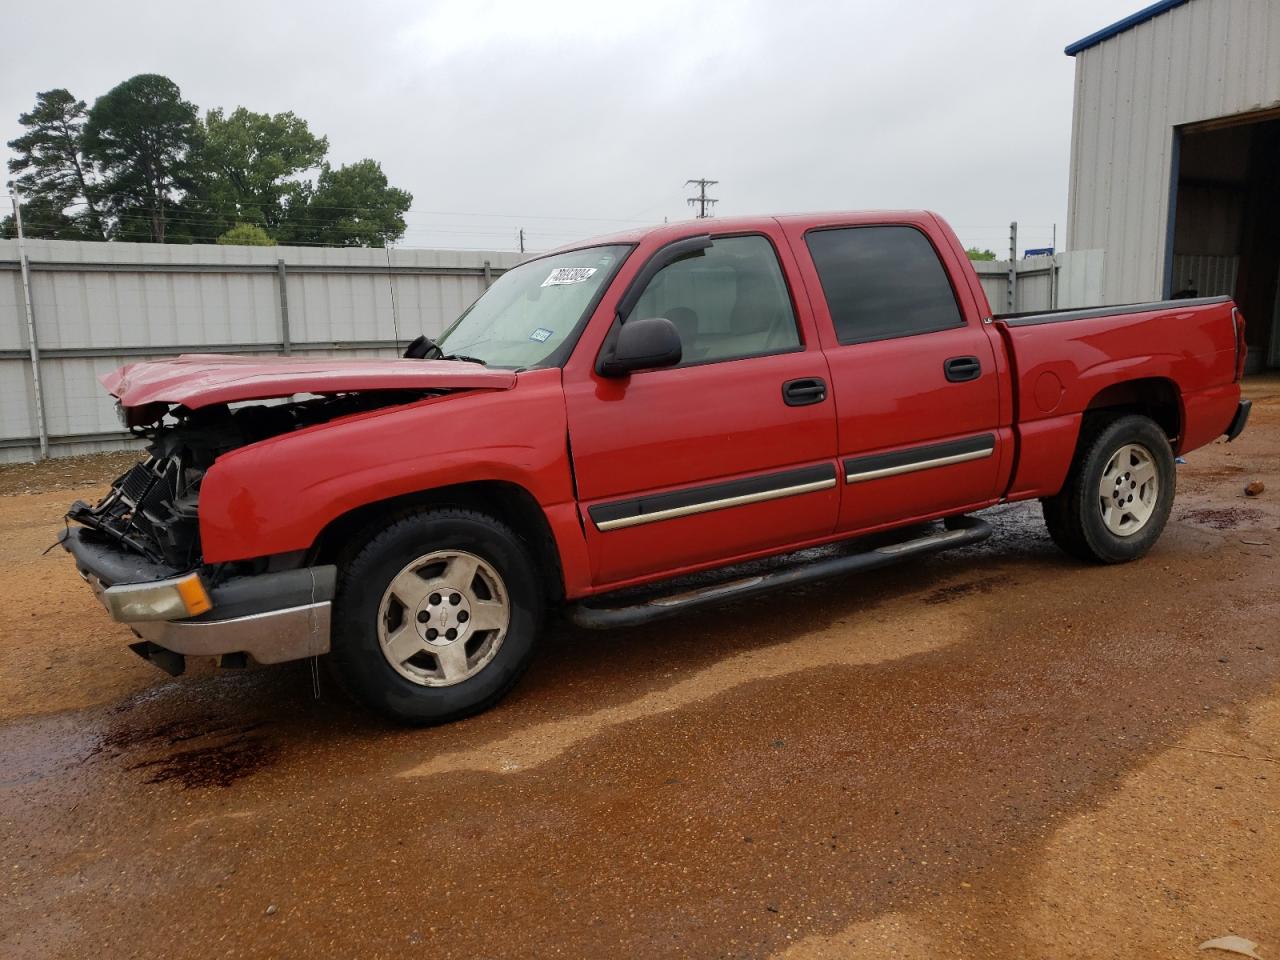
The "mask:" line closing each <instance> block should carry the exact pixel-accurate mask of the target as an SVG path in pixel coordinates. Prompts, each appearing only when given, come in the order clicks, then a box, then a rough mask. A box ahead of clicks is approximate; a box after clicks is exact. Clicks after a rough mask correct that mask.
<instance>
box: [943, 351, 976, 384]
mask: <svg viewBox="0 0 1280 960" xmlns="http://www.w3.org/2000/svg"><path fill="white" fill-rule="evenodd" d="M942 370H943V372H944V373H945V374H946V375H947V379H948V380H950V381H951V382H952V383H964V382H965V381H966V380H977V379H978V377H980V376H982V361H981V360H979V359H978V358H977V357H952V358H951V359H949V360H947V361H946V362H945V363H943V365H942Z"/></svg>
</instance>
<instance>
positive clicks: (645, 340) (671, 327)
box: [599, 317, 683, 377]
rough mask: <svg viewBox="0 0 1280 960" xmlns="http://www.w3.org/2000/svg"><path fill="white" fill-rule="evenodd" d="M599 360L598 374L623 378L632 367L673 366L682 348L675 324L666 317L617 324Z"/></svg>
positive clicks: (678, 360) (641, 368) (648, 368)
mask: <svg viewBox="0 0 1280 960" xmlns="http://www.w3.org/2000/svg"><path fill="white" fill-rule="evenodd" d="M611 339H612V341H613V342H612V344H611V346H610V347H608V348H606V350H605V353H604V356H602V357H601V359H600V367H599V370H600V375H601V376H604V377H625V376H626V375H627V374H629V373H631V372H632V371H634V370H652V369H655V368H657V367H674V366H675V365H676V364H677V363H679V362H680V358H681V357H682V356H683V350H682V348H681V346H680V334H679V332H678V331H677V330H676V325H675V324H674V323H672V322H671V321H670V320H668V319H667V318H666V317H648V318H645V319H642V320H628V321H626V322H625V323H623V324H622V325H621V326H619V327H618V329H617V332H616V333H615V335H614V336H613V337H612V338H611Z"/></svg>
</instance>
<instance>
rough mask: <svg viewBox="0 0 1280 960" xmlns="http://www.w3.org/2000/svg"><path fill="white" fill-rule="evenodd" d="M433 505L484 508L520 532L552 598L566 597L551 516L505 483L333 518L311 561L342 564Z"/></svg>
mask: <svg viewBox="0 0 1280 960" xmlns="http://www.w3.org/2000/svg"><path fill="white" fill-rule="evenodd" d="M432 507H463V508H466V509H469V510H478V511H480V512H481V513H487V514H489V515H490V516H493V517H495V518H496V519H498V520H501V521H502V522H503V523H505V524H507V526H509V527H511V529H512V530H514V531H515V533H516V535H517V536H519V537H520V538H521V539H522V540H523V541H524V543H525V545H526V546H527V547H528V548H529V552H530V553H531V554H532V555H533V560H534V563H535V565H536V566H537V569H538V572H539V573H540V574H541V576H542V580H543V582H544V584H545V586H546V591H547V599H548V600H549V601H551V602H553V603H558V602H560V601H561V600H563V599H564V574H563V572H562V571H561V567H560V554H559V551H558V550H557V549H556V542H555V537H554V536H553V535H552V533H551V525H550V524H549V523H547V517H546V514H544V513H543V512H542V508H541V507H540V506H539V505H538V501H537V500H536V499H534V496H533V494H531V493H530V492H529V491H528V490H526V489H525V488H524V487H522V486H520V485H519V484H515V483H508V482H506V481H502V480H486V481H479V482H475V483H459V484H455V485H453V486H449V487H437V488H435V489H433V490H422V491H418V492H416V493H410V494H406V495H404V496H399V497H391V498H389V499H387V500H379V501H376V502H374V503H367V504H364V505H363V506H360V507H356V508H355V509H354V510H351V511H349V512H347V513H344V514H342V515H341V516H340V517H337V518H335V519H334V520H331V521H330V522H329V524H328V525H327V526H325V528H324V529H323V530H321V531H320V535H319V536H318V537H316V541H315V543H314V544H313V545H312V547H311V550H310V551H309V554H308V560H307V562H308V563H312V564H318V563H336V564H338V565H339V566H341V565H342V563H343V562H344V561H345V560H346V559H347V558H348V557H350V556H352V555H354V553H355V552H356V551H357V550H359V549H360V547H361V546H363V545H364V543H365V542H366V541H368V539H369V538H370V537H372V536H374V534H376V533H377V532H378V531H379V530H381V529H383V528H384V527H385V526H386V525H387V524H388V523H390V522H391V521H392V520H394V519H395V518H396V517H400V516H403V515H404V514H406V513H412V512H414V511H417V510H422V509H429V508H432Z"/></svg>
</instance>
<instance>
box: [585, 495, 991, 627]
mask: <svg viewBox="0 0 1280 960" xmlns="http://www.w3.org/2000/svg"><path fill="white" fill-rule="evenodd" d="M945 523H946V529H944V530H938V531H936V532H934V533H930V534H929V535H927V536H923V537H917V538H915V539H913V540H904V541H902V542H901V543H890V544H886V545H885V546H882V547H876V548H875V549H873V550H867V551H865V552H863V553H853V554H848V555H846V556H840V557H832V558H831V559H828V560H817V561H815V562H813V563H805V564H800V565H797V566H795V567H789V568H787V569H783V570H778V571H775V572H773V573H762V574H758V575H753V576H748V577H743V578H741V579H738V580H730V581H729V582H728V583H718V584H714V585H712V586H709V587H701V588H699V589H696V590H690V591H687V592H685V593H676V594H671V595H668V596H660V597H654V598H653V599H650V600H645V601H643V602H642V603H636V604H633V605H631V606H626V607H596V606H590V605H588V603H587V602H586V601H583V602H581V603H574V604H571V605H570V606H569V607H568V609H567V611H566V612H567V613H568V616H569V619H570V620H571V621H572V622H573V623H575V624H577V625H578V626H580V627H586V628H588V629H591V630H605V629H609V628H611V627H632V626H636V625H638V624H641V623H649V622H651V621H653V620H661V619H663V618H665V617H673V616H675V615H677V614H680V613H684V612H685V611H686V610H693V609H695V608H697V607H702V606H707V605H708V604H713V603H720V602H722V601H725V600H730V599H733V600H737V599H739V598H741V597H749V596H751V595H753V594H757V593H764V592H766V591H768V590H774V589H777V588H778V587H793V586H796V585H798V584H804V583H813V582H816V581H818V580H826V579H828V578H829V577H838V576H840V575H842V574H846V573H853V572H855V571H859V570H874V569H876V568H877V567H887V566H889V565H890V564H893V563H900V562H902V561H903V560H911V559H914V558H916V557H922V556H926V555H928V554H931V553H939V552H941V551H943V550H950V549H953V548H955V547H963V546H967V545H968V544H971V543H978V542H979V541H982V540H985V539H987V537H989V536H991V525H990V524H989V523H987V522H986V521H985V520H979V519H978V518H977V517H949V518H948V519H947V520H946V521H945Z"/></svg>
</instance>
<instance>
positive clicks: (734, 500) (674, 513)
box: [596, 477, 836, 531]
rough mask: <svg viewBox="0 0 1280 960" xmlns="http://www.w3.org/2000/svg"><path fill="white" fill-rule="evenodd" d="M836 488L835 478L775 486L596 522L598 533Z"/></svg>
mask: <svg viewBox="0 0 1280 960" xmlns="http://www.w3.org/2000/svg"><path fill="white" fill-rule="evenodd" d="M835 485H836V478H835V477H829V478H828V479H826V480H815V481H814V482H812V483H801V484H797V485H796V486H792V487H778V488H777V489H776V490H762V491H761V492H759V493H745V494H742V495H741V496H737V497H726V498H724V499H722V500H707V501H705V502H703V503H693V504H690V505H689V506H687V507H672V508H671V509H670V510H657V511H655V512H653V513H642V514H639V515H638V516H633V517H619V518H618V519H616V520H601V521H599V522H597V523H596V528H597V529H599V530H602V531H604V530H621V529H623V528H624V527H638V526H640V525H641V524H644V523H657V522H658V521H659V520H674V519H676V518H677V517H688V516H692V515H693V514H695V513H709V512H711V511H712V510H725V509H728V508H729V507H740V506H744V505H745V504H748V503H761V502H763V501H765V500H777V499H778V498H780V497H796V496H799V495H800V494H802V493H813V492H814V491H815V490H830V489H831V488H832V487H834V486H835Z"/></svg>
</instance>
